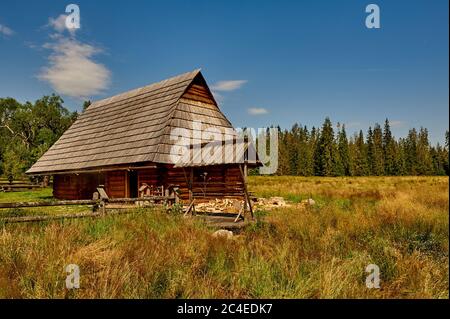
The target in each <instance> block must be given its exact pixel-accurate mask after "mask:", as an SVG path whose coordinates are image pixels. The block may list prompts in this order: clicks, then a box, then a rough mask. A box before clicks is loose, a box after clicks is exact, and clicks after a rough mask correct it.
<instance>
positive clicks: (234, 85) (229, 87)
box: [211, 80, 247, 91]
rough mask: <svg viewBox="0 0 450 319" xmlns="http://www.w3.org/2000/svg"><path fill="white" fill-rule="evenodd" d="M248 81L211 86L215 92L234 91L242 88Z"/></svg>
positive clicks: (224, 82)
mask: <svg viewBox="0 0 450 319" xmlns="http://www.w3.org/2000/svg"><path fill="white" fill-rule="evenodd" d="M245 83H247V80H232V81H219V82H217V83H215V84H213V85H212V86H211V89H212V90H213V91H234V90H237V89H239V88H241V87H242V86H243V85H244V84H245Z"/></svg>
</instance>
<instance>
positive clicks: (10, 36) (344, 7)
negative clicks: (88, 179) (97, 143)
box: [0, 0, 449, 143]
mask: <svg viewBox="0 0 450 319" xmlns="http://www.w3.org/2000/svg"><path fill="white" fill-rule="evenodd" d="M70 3H71V2H67V3H65V2H64V1H60V0H59V1H57V0H53V1H50V0H47V1H45V0H44V1H39V2H38V1H14V2H12V1H8V2H6V1H2V2H0V97H5V96H11V97H15V98H17V99H18V100H20V101H25V100H35V99H37V98H39V97H41V96H42V95H44V94H51V93H52V92H56V93H60V94H61V95H62V96H63V98H64V100H65V105H66V107H68V108H69V109H71V110H80V109H81V105H82V100H83V99H84V98H89V99H92V100H96V99H100V98H103V97H107V96H110V95H113V94H117V93H120V92H123V91H126V90H129V89H133V88H135V87H140V86H143V85H146V84H149V83H151V82H155V81H159V80H162V79H164V78H166V77H170V76H173V75H177V74H179V73H184V72H187V71H191V70H193V69H195V68H199V67H200V68H202V72H203V74H204V75H205V77H206V80H207V81H208V83H209V85H210V86H212V87H213V88H214V89H215V94H217V95H218V100H219V101H220V104H221V109H222V111H223V112H224V113H225V114H226V115H227V116H228V118H229V119H230V120H231V122H232V123H233V124H234V125H235V126H238V127H243V126H246V127H255V128H257V127H263V126H268V125H271V124H274V125H280V126H281V127H283V128H290V127H291V126H292V124H293V123H294V122H300V123H301V124H304V125H308V126H309V127H311V126H313V125H315V126H319V125H321V124H322V122H323V120H324V118H325V117H326V116H330V117H331V119H332V120H333V122H334V123H336V122H338V121H339V122H341V123H345V124H346V125H347V128H348V131H349V133H352V132H354V131H357V130H359V129H364V130H366V129H367V127H368V126H369V125H373V123H375V122H379V123H382V122H383V121H384V119H385V118H386V117H388V118H389V119H390V120H391V122H392V126H393V132H394V134H395V135H396V136H397V137H399V136H405V135H406V134H407V131H408V129H409V128H411V127H420V126H424V127H427V128H428V129H429V131H430V137H431V141H432V142H434V143H435V142H438V141H439V142H442V141H443V136H444V132H445V130H447V129H448V123H449V122H448V116H449V92H448V86H449V83H448V82H449V80H448V79H449V74H448V72H449V71H448V69H449V65H448V61H449V60H448V56H449V52H448V47H449V43H448V37H449V35H448V23H449V22H448V10H449V8H448V1H447V0H433V1H425V0H423V1H400V0H396V1H374V0H370V1H369V0H367V1H356V0H345V1H324V0H321V1H312V0H311V1H250V0H248V1H230V0H228V1H218V0H217V1H214V0H213V1H194V0H192V1H181V0H180V1H137V0H136V1H133V0H130V1H99V0H98V1H92V0H90V1H81V0H78V1H74V2H73V3H76V4H78V5H79V7H80V11H81V29H79V30H77V31H76V32H75V33H73V34H71V33H70V32H68V31H67V30H64V29H61V25H60V22H61V21H62V20H61V19H59V20H58V17H60V15H62V14H65V7H66V5H68V4H70ZM369 3H376V4H377V5H378V6H379V7H380V9H381V28H380V29H367V28H366V27H365V23H364V22H365V18H366V16H367V13H365V7H366V5H368V4H369ZM88 74H90V75H89V76H88ZM67 77H69V78H67Z"/></svg>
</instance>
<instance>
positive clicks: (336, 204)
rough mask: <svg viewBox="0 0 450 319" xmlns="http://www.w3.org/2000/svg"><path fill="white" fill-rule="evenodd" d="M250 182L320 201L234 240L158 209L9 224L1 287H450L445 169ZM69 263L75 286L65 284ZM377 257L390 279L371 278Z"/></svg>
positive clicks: (263, 190) (405, 292)
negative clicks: (373, 282) (371, 282)
mask: <svg viewBox="0 0 450 319" xmlns="http://www.w3.org/2000/svg"><path fill="white" fill-rule="evenodd" d="M250 190H251V191H252V192H254V193H256V194H257V195H258V196H283V197H285V198H287V199H291V200H292V201H293V202H299V201H301V200H302V199H305V198H309V197H312V198H313V199H314V200H315V201H316V203H317V204H316V205H314V206H311V207H304V206H303V205H294V206H291V207H283V208H278V209H275V210H272V211H270V212H269V211H258V212H257V213H256V215H257V216H258V221H257V223H255V224H252V225H250V226H249V227H248V228H247V229H245V230H244V231H242V232H241V233H240V234H239V235H237V236H234V237H233V239H231V240H225V239H220V238H214V237H213V236H212V233H213V230H211V229H209V228H208V227H206V225H204V224H202V223H201V222H200V221H199V220H196V219H191V218H187V219H186V218H183V217H181V216H180V215H176V214H167V213H165V212H161V211H158V210H152V209H139V210H138V209H136V210H134V211H133V212H132V213H130V214H127V215H116V216H105V217H101V218H86V219H79V220H65V221H54V222H45V223H28V224H6V225H2V226H1V228H0V265H1V267H0V297H2V298H66V297H67V298H448V297H449V293H448V285H449V275H448V271H449V264H448V257H449V230H448V227H449V214H448V209H449V201H448V190H449V184H448V178H443V177H442V178H441V177H399V178H384V177H378V178H376V177H374V178H336V179H333V178H303V177H251V178H250ZM7 196H18V198H21V196H20V194H19V193H16V194H12V195H9V194H7ZM25 196H37V197H39V196H44V197H45V195H37V194H36V195H25ZM69 263H75V264H77V265H79V266H80V270H81V288H80V289H79V290H76V291H68V290H66V289H65V288H64V280H65V276H66V273H65V272H64V267H65V265H67V264H69ZM371 263H375V264H377V265H378V266H379V267H380V271H381V289H368V288H367V287H366V286H365V278H366V276H367V273H366V272H365V268H366V266H367V265H368V264H371Z"/></svg>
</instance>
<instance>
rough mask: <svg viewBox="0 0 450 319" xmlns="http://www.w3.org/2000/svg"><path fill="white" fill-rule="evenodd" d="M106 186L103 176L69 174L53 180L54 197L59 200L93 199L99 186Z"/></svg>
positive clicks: (58, 176)
mask: <svg viewBox="0 0 450 319" xmlns="http://www.w3.org/2000/svg"><path fill="white" fill-rule="evenodd" d="M101 184H104V175H103V174H67V175H55V176H54V178H53V197H55V198H57V199H68V200H76V199H92V194H94V192H95V191H96V189H97V187H98V185H101Z"/></svg>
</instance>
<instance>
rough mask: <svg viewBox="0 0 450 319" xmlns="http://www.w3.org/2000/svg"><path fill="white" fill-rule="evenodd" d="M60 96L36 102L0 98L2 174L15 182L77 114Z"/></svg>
mask: <svg viewBox="0 0 450 319" xmlns="http://www.w3.org/2000/svg"><path fill="white" fill-rule="evenodd" d="M63 103H64V101H63V100H62V99H61V97H59V96H57V95H51V96H44V97H42V98H41V99H38V100H37V101H35V102H34V103H31V102H26V103H19V102H18V101H17V100H15V99H13V98H0V176H3V177H6V178H7V179H8V180H10V181H12V180H15V179H19V178H22V177H23V176H24V173H25V171H26V170H27V169H28V168H30V167H31V165H33V164H34V163H35V162H36V161H37V160H38V159H39V157H41V156H42V155H43V154H44V153H45V152H46V151H47V150H48V149H49V147H50V146H51V145H52V144H53V143H55V142H56V141H57V140H58V138H59V137H60V136H61V135H62V134H63V133H64V131H66V130H67V129H68V128H69V127H70V125H72V123H73V122H74V121H75V119H76V118H77V116H78V113H77V112H70V111H69V110H67V109H66V108H65V107H64V106H63Z"/></svg>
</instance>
